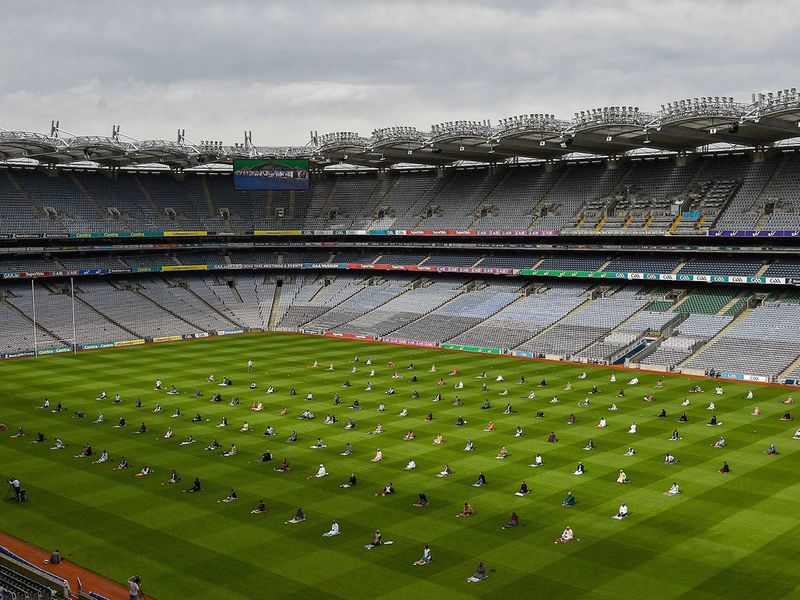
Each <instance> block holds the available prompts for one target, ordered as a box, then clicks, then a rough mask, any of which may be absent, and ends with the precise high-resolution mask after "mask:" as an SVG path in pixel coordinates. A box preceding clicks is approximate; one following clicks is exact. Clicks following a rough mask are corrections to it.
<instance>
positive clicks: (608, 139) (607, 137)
mask: <svg viewBox="0 0 800 600" xmlns="http://www.w3.org/2000/svg"><path fill="white" fill-rule="evenodd" d="M611 139H612V138H611V135H610V134H609V135H607V136H606V141H607V142H610V141H611Z"/></svg>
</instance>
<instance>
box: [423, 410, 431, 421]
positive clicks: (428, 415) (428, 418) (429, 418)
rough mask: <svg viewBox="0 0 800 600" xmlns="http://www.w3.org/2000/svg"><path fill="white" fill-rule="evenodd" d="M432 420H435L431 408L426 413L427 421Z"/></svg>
mask: <svg viewBox="0 0 800 600" xmlns="http://www.w3.org/2000/svg"><path fill="white" fill-rule="evenodd" d="M431 421H433V411H430V410H429V411H428V414H427V415H425V422H426V423H430V422H431Z"/></svg>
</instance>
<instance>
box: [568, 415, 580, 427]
mask: <svg viewBox="0 0 800 600" xmlns="http://www.w3.org/2000/svg"><path fill="white" fill-rule="evenodd" d="M577 422H578V417H576V416H575V413H570V415H569V417H567V425H574V424H575V423H577Z"/></svg>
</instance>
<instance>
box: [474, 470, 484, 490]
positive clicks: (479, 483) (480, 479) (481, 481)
mask: <svg viewBox="0 0 800 600" xmlns="http://www.w3.org/2000/svg"><path fill="white" fill-rule="evenodd" d="M485 485H486V475H484V474H483V473H478V479H477V480H476V481H475V483H473V484H472V487H483V486H485Z"/></svg>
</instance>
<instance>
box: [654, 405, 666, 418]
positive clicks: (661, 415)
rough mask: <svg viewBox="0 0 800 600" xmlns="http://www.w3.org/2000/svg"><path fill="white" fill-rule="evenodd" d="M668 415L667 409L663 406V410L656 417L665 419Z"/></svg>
mask: <svg viewBox="0 0 800 600" xmlns="http://www.w3.org/2000/svg"><path fill="white" fill-rule="evenodd" d="M666 416H667V409H666V408H662V409H661V412H660V413H658V414H657V415H656V418H659V419H663V418H665V417H666Z"/></svg>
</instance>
